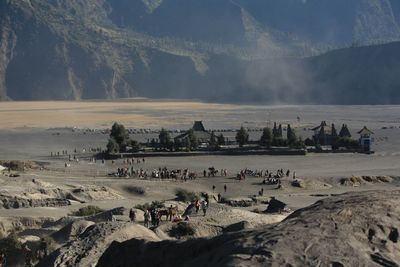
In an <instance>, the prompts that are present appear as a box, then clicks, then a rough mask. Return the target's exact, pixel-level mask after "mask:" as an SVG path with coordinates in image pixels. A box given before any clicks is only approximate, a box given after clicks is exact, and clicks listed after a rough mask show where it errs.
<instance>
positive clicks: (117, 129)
mask: <svg viewBox="0 0 400 267" xmlns="http://www.w3.org/2000/svg"><path fill="white" fill-rule="evenodd" d="M110 139H114V140H115V141H116V142H117V144H118V146H119V151H118V152H125V151H126V147H127V145H128V144H129V134H128V132H127V131H126V129H125V126H124V125H122V124H118V123H114V124H113V126H112V127H111V133H110Z"/></svg>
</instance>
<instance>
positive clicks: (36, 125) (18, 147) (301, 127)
mask: <svg viewBox="0 0 400 267" xmlns="http://www.w3.org/2000/svg"><path fill="white" fill-rule="evenodd" d="M298 117H299V119H298ZM194 120H202V121H203V122H204V124H205V126H206V128H208V129H231V130H234V129H237V128H239V127H240V126H241V125H243V126H245V127H249V128H262V127H265V126H272V125H273V123H274V122H275V121H276V122H278V123H282V124H287V123H290V124H291V125H292V126H293V127H294V128H295V129H296V132H297V134H298V135H301V136H302V137H303V138H306V137H309V136H311V135H312V131H310V128H312V127H314V126H317V125H318V124H319V123H320V122H321V121H322V120H325V121H327V122H328V123H335V124H336V127H337V128H339V127H340V125H341V124H343V123H346V124H348V126H349V128H350V130H351V132H352V134H353V135H354V136H355V137H356V136H357V133H356V132H357V131H358V130H359V129H361V128H362V127H363V126H364V125H366V126H367V127H369V128H370V129H371V130H372V131H373V132H374V133H375V134H374V144H373V150H374V151H375V153H374V154H372V155H364V154H340V153H338V154H312V153H310V154H307V155H306V156H196V157H162V158H161V157H159V158H158V157H154V158H147V159H146V161H145V163H140V164H136V165H134V167H135V168H137V169H138V168H142V169H145V170H148V171H151V170H153V169H158V168H160V167H167V168H168V169H182V168H189V169H190V170H191V171H194V172H196V173H198V174H199V176H200V178H198V179H196V180H193V181H187V182H182V181H160V180H159V179H136V178H129V179H125V178H115V177H110V176H108V175H107V174H108V173H110V172H113V171H115V170H116V169H117V168H118V167H126V164H124V163H123V161H122V160H117V161H116V162H115V164H112V163H111V162H110V161H107V162H106V163H105V164H102V163H101V162H100V161H97V162H96V163H94V162H90V161H89V158H90V157H92V154H91V153H89V152H88V151H86V152H83V149H86V150H88V149H89V148H91V147H93V148H94V147H102V148H104V147H105V145H106V141H107V138H108V135H107V133H104V132H102V130H103V129H108V128H110V127H111V125H112V123H113V122H115V121H117V122H120V123H123V124H124V125H125V126H126V127H127V128H134V129H152V130H156V129H160V128H161V127H166V128H167V129H171V130H176V129H180V130H185V129H188V128H189V127H191V125H192V123H193V121H194ZM88 129H91V130H90V131H89V130H88ZM226 134H227V135H234V132H227V133H226ZM259 135H260V132H251V138H253V139H257V138H258V136H259ZM131 137H132V138H133V139H136V140H139V141H145V140H147V139H149V138H153V137H156V134H152V133H142V134H132V135H131ZM74 149H77V153H76V155H77V156H78V157H79V158H80V161H79V163H76V162H73V163H71V166H70V167H69V168H65V167H64V164H65V162H66V161H67V159H68V156H60V157H51V156H50V153H51V152H53V153H54V152H61V151H62V150H67V151H69V153H72V151H73V150H74ZM0 160H21V161H36V162H40V163H41V164H43V166H44V169H42V170H40V169H28V170H26V171H25V172H18V174H19V175H20V176H19V177H9V176H8V175H7V173H5V174H3V175H1V176H0V193H5V192H7V193H10V192H17V193H18V192H19V193H21V194H26V193H27V192H30V190H32V189H31V188H32V187H31V186H32V184H31V181H32V179H35V180H38V181H42V182H43V183H49V184H50V185H51V186H50V187H51V188H58V189H62V190H67V189H71V188H79V187H82V188H83V187H84V188H87V187H91V186H96V187H99V188H101V187H106V188H109V189H110V190H114V191H115V192H117V193H118V194H119V195H120V196H121V198H115V199H107V198H103V199H102V198H93V199H86V203H84V204H83V203H78V202H73V204H72V205H69V206H62V207H36V208H19V209H0V218H1V219H2V220H4V219H7V218H8V219H10V218H23V217H31V218H42V217H46V218H49V217H50V218H53V219H59V218H62V217H64V216H67V215H68V214H69V213H70V212H71V211H73V210H76V209H78V208H79V207H83V206H86V205H88V204H90V205H97V206H99V207H101V208H104V209H111V208H115V207H119V206H123V207H126V208H130V207H132V206H134V205H137V204H143V203H146V202H151V201H153V200H172V199H174V198H175V193H176V190H177V189H181V188H183V189H186V190H188V191H194V192H208V193H210V194H212V195H216V194H217V193H221V194H222V195H223V196H224V197H226V198H248V197H249V196H254V195H256V194H257V192H258V191H259V190H260V189H261V188H264V190H265V191H264V192H265V193H264V195H265V197H266V198H268V197H271V196H275V197H277V198H278V199H280V200H282V201H284V202H285V203H287V204H288V207H289V208H290V209H291V210H296V209H298V208H303V207H305V206H307V205H310V204H312V203H314V202H315V201H317V200H319V199H322V198H325V197H328V196H331V195H336V194H340V193H345V192H351V191H366V190H377V189H379V190H395V189H398V186H399V178H398V177H400V106H252V105H232V104H229V105H227V104H209V103H201V102H194V101H192V102H185V101H158V100H148V99H131V100H124V101H87V102H83V101H82V102H2V103H0ZM211 166H214V167H215V168H217V169H227V170H228V176H227V177H220V176H217V177H211V178H203V177H201V173H202V171H203V170H204V169H207V168H208V167H211ZM245 168H248V169H251V170H266V169H268V170H271V171H276V170H277V169H281V168H282V169H284V170H286V169H290V170H292V171H296V173H297V176H298V177H299V178H301V179H302V180H304V181H305V183H306V184H307V186H306V187H305V188H296V187H293V186H291V185H290V183H291V181H292V178H291V177H287V178H285V179H284V187H283V189H280V190H277V189H276V186H268V185H262V184H261V181H262V178H259V177H248V178H247V179H246V180H245V181H241V182H239V181H237V180H236V179H234V177H235V176H236V173H237V172H238V171H240V170H242V169H245ZM361 175H366V176H374V175H375V176H380V175H382V176H391V177H393V178H394V180H393V182H391V183H372V182H371V183H369V182H365V183H363V184H362V185H354V186H343V185H341V184H340V179H341V178H344V177H352V176H361ZM213 185H215V186H216V190H215V191H214V192H213V191H212V189H211V188H212V186H213ZM224 185H227V186H228V190H227V192H223V186H224ZM132 186H137V187H142V188H144V189H145V191H146V193H145V194H144V195H136V194H132V192H130V191H129V190H128V189H127V188H129V187H132ZM50 187H49V188H50ZM254 208H259V209H265V208H266V205H264V204H262V205H261V204H260V205H255V206H253V207H249V208H242V209H241V210H247V211H249V210H252V209H254ZM210 214H211V215H210V216H214V217H212V218H213V220H214V218H217V219H216V220H218V213H215V214H214V215H213V210H211V211H210ZM234 214H236V213H234ZM241 216H242V217H240V216H239V217H238V219H237V220H239V219H240V220H241V219H243V218H247V219H248V220H252V216H249V215H248V214H247V215H246V214H245V215H241ZM265 216H269V215H265ZM226 218H231V217H229V216H228V217H226ZM195 220H196V218H195ZM198 220H199V221H201V220H202V219H201V218H199V219H198ZM237 220H233V219H232V220H231V223H235V222H237ZM266 220H267V219H266ZM268 220H269V219H268ZM271 220H272V219H271ZM272 221H273V220H272ZM226 224H228V223H226Z"/></svg>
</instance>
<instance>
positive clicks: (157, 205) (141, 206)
mask: <svg viewBox="0 0 400 267" xmlns="http://www.w3.org/2000/svg"><path fill="white" fill-rule="evenodd" d="M135 208H136V209H139V210H142V211H146V210H151V209H160V208H164V204H163V203H162V202H160V201H153V202H151V203H145V204H138V205H136V206H135Z"/></svg>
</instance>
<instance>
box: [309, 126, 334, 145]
mask: <svg viewBox="0 0 400 267" xmlns="http://www.w3.org/2000/svg"><path fill="white" fill-rule="evenodd" d="M311 130H313V131H314V135H313V140H314V143H315V144H320V145H321V146H330V145H332V143H333V141H334V140H335V139H336V138H337V136H338V135H337V132H336V128H335V125H334V124H333V123H332V125H331V126H328V125H327V123H326V121H322V122H321V124H320V125H319V126H317V127H315V128H313V129H311Z"/></svg>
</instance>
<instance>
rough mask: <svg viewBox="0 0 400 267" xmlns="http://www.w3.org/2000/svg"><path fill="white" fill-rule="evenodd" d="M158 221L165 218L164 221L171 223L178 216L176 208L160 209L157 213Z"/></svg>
mask: <svg viewBox="0 0 400 267" xmlns="http://www.w3.org/2000/svg"><path fill="white" fill-rule="evenodd" d="M158 214H159V216H160V220H161V218H162V216H165V220H166V221H168V220H169V221H172V218H173V217H174V216H176V215H177V214H178V207H169V208H167V209H161V210H159V211H158Z"/></svg>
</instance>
